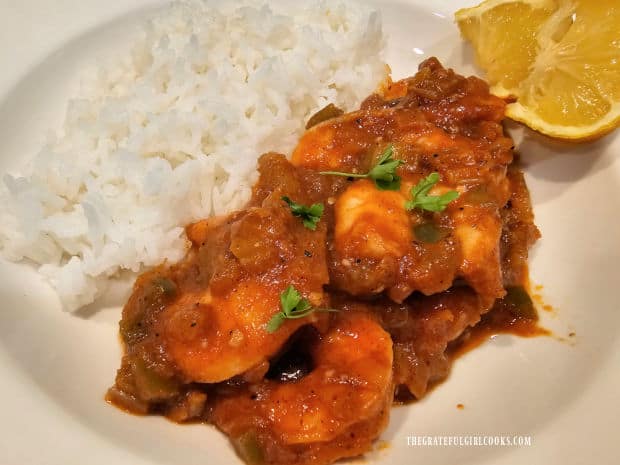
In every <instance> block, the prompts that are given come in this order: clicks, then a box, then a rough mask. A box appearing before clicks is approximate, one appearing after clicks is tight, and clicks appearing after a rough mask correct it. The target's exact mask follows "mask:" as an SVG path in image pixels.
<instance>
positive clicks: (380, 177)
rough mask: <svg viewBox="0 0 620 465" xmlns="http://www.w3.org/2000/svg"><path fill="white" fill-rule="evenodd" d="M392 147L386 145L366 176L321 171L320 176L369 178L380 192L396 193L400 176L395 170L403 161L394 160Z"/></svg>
mask: <svg viewBox="0 0 620 465" xmlns="http://www.w3.org/2000/svg"><path fill="white" fill-rule="evenodd" d="M393 155H394V146H393V145H391V144H390V145H388V146H387V147H386V149H385V150H384V151H383V153H382V154H381V156H380V157H379V160H378V161H377V164H376V165H375V166H373V167H372V168H371V169H370V171H368V173H366V174H357V173H342V172H340V171H321V173H320V174H326V175H332V176H345V177H347V178H369V179H372V180H373V181H374V182H375V186H377V188H378V189H380V190H389V191H397V190H398V189H400V176H398V175H397V174H396V169H397V168H398V167H399V166H400V165H402V164H403V163H404V161H403V160H395V159H394V158H392V156H393Z"/></svg>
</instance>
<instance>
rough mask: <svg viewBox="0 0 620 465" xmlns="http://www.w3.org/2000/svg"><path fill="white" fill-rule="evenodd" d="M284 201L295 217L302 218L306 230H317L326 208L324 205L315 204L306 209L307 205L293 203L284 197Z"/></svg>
mask: <svg viewBox="0 0 620 465" xmlns="http://www.w3.org/2000/svg"><path fill="white" fill-rule="evenodd" d="M282 200H284V201H285V202H286V203H287V204H288V206H289V208H290V209H291V213H292V214H293V216H298V217H300V218H301V221H302V223H303V224H304V226H305V227H306V228H308V229H312V230H313V231H314V230H315V229H316V225H317V223H318V222H319V220H320V219H321V216H322V215H323V209H324V207H323V204H322V203H313V204H312V205H310V206H309V207H306V206H305V205H301V204H299V203H296V202H293V201H292V200H291V199H289V198H288V197H286V196H284V197H282Z"/></svg>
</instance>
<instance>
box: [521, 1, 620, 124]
mask: <svg viewBox="0 0 620 465" xmlns="http://www.w3.org/2000/svg"><path fill="white" fill-rule="evenodd" d="M567 5H569V7H570V8H569V9H568V10H566V9H565V12H564V14H569V15H570V17H571V18H573V20H574V22H573V23H572V25H571V26H570V27H569V29H568V30H567V31H566V33H565V34H564V35H563V36H562V38H561V39H560V40H559V41H558V42H554V41H553V40H551V41H549V42H550V43H549V45H548V47H547V48H545V49H542V50H541V51H540V53H539V55H538V56H537V58H536V60H535V62H534V64H533V66H532V70H531V74H530V75H529V77H528V78H527V79H525V80H524V81H523V82H522V84H521V86H520V87H519V91H518V94H519V103H520V104H521V105H522V106H524V107H527V108H529V109H530V110H531V111H532V112H534V113H536V114H537V115H538V116H539V117H540V118H541V119H543V120H544V121H546V122H547V123H548V124H550V125H564V126H583V127H589V126H592V125H595V124H597V122H601V123H602V122H603V120H605V119H606V116H607V115H610V114H612V113H613V112H614V111H616V112H617V104H616V102H620V2H618V0H613V1H612V0H607V1H605V0H596V1H582V2H579V3H578V2H574V3H573V2H567ZM556 16H557V15H556ZM614 107H615V108H614ZM611 119H612V120H613V119H614V117H613V115H611Z"/></svg>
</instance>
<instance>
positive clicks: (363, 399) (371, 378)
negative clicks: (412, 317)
mask: <svg viewBox="0 0 620 465" xmlns="http://www.w3.org/2000/svg"><path fill="white" fill-rule="evenodd" d="M353 306H355V307H356V308H355V309H352V308H349V309H348V310H347V311H346V312H341V313H340V314H338V316H337V317H336V319H335V321H334V323H333V324H332V326H331V327H330V329H329V330H328V331H327V332H326V333H325V334H323V335H322V336H319V337H318V338H317V340H316V341H315V343H314V344H313V345H312V348H311V349H310V350H311V352H310V353H311V357H312V362H313V365H314V368H313V369H312V371H311V372H310V373H309V374H307V375H306V376H305V377H303V378H301V379H300V380H297V381H295V382H281V381H275V380H271V379H266V380H264V381H262V382H261V383H259V384H257V385H251V386H249V387H247V386H246V387H243V388H241V389H232V392H231V393H228V394H226V393H223V394H222V395H221V397H219V398H218V400H217V401H216V404H215V406H214V408H213V412H212V416H211V418H210V420H211V421H213V422H214V423H215V425H217V426H218V427H219V428H220V429H221V430H223V431H224V432H225V433H226V434H228V435H229V436H231V438H233V442H234V443H235V444H236V446H237V449H238V451H239V453H240V455H242V457H243V458H244V459H245V460H246V461H248V462H249V463H255V462H258V461H256V460H253V457H256V456H257V455H259V456H261V457H262V459H263V463H279V464H299V465H303V464H309V463H312V464H316V465H320V464H327V463H331V462H333V461H334V460H337V459H339V458H343V457H352V456H356V455H359V454H362V453H364V452H366V451H367V450H369V449H370V447H371V443H372V441H373V440H374V439H375V438H377V437H378V435H379V434H380V432H381V431H382V430H383V429H384V427H385V425H386V423H387V420H388V415H389V408H390V404H391V402H392V397H393V386H392V341H391V339H390V335H389V334H387V333H386V332H385V331H384V330H383V329H382V327H381V326H380V325H379V323H378V322H377V321H376V319H375V317H374V316H373V315H372V314H371V313H369V312H366V311H364V310H362V309H361V307H362V306H361V304H357V305H353Z"/></svg>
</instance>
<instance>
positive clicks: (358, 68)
mask: <svg viewBox="0 0 620 465" xmlns="http://www.w3.org/2000/svg"><path fill="white" fill-rule="evenodd" d="M296 4H297V2H289V5H288V6H286V7H284V6H280V7H276V6H271V7H268V6H265V5H261V4H257V3H255V2H248V1H234V2H233V1H230V2H225V3H224V6H218V7H216V6H215V5H212V4H210V3H208V2H203V1H198V0H193V1H186V2H182V3H175V4H173V5H171V6H170V7H167V8H166V9H164V10H162V11H160V12H159V13H158V14H157V15H156V16H155V17H154V18H153V19H152V20H150V21H149V22H148V23H147V24H145V25H144V28H143V33H142V35H141V38H140V40H138V41H137V43H135V44H134V45H133V46H131V47H130V46H128V49H127V51H126V53H125V56H124V57H122V58H118V59H117V60H116V62H115V63H114V64H113V65H109V66H105V67H104V68H103V69H101V68H99V69H94V70H92V71H91V72H90V73H89V74H87V75H85V76H84V79H83V83H82V88H81V91H80V94H79V96H77V97H76V98H73V99H72V100H70V101H69V104H68V110H67V114H66V118H65V122H64V126H63V128H62V129H61V130H59V131H57V133H56V136H55V137H54V140H51V141H50V142H49V143H47V144H46V145H45V146H44V147H43V148H42V149H41V151H40V152H39V153H38V154H37V155H36V156H35V157H34V159H33V160H32V162H31V163H30V164H29V166H28V167H25V168H24V170H23V172H22V173H19V174H14V175H8V174H7V175H5V176H4V179H3V181H4V182H3V183H2V185H1V186H0V248H1V249H2V253H3V255H4V256H5V257H6V258H8V259H9V260H12V261H20V260H23V259H29V260H32V261H34V262H35V263H37V264H39V265H41V266H40V268H39V270H40V272H41V273H42V274H43V275H44V276H46V277H47V278H48V279H49V281H50V283H51V284H52V285H53V286H54V288H55V289H56V291H57V292H58V295H59V297H60V300H61V302H62V305H63V307H64V308H65V309H66V310H76V309H78V308H80V307H82V306H84V305H86V304H89V303H91V302H93V301H94V300H95V299H97V298H98V297H100V296H101V295H102V294H103V293H104V292H105V290H106V288H107V285H108V282H109V280H110V279H112V278H114V277H116V276H118V275H119V273H120V272H122V271H124V270H131V271H132V272H134V273H135V272H138V271H140V270H143V269H144V268H145V267H149V266H154V265H157V264H159V263H161V262H162V261H164V260H166V259H168V260H178V259H179V258H181V257H182V256H183V254H184V252H185V247H186V240H185V237H184V231H183V226H184V225H186V224H188V223H190V222H192V221H195V220H198V219H200V218H204V217H207V216H209V215H213V214H221V213H226V212H229V211H231V210H234V209H236V208H239V207H241V206H243V204H244V203H245V202H246V201H247V199H248V198H249V196H250V190H251V186H252V184H253V182H254V181H255V179H256V174H255V167H256V160H257V158H258V156H259V155H260V154H261V153H263V152H265V151H269V150H275V151H279V152H283V153H290V151H291V149H292V148H293V146H294V144H295V141H296V139H297V138H298V136H299V134H300V133H301V131H302V130H303V125H304V122H305V121H306V120H307V118H308V116H309V115H311V114H312V113H313V112H315V111H317V110H318V109H320V108H322V107H323V106H325V105H326V104H328V103H330V102H331V103H335V104H336V105H338V106H340V107H343V108H346V109H352V108H354V107H355V106H356V105H358V104H359V102H360V101H361V99H362V98H364V97H365V96H366V95H368V94H369V93H370V92H372V91H373V90H374V88H375V87H376V85H377V83H378V82H379V81H381V80H382V79H383V78H384V77H385V73H386V68H385V65H384V64H383V62H382V59H381V52H382V48H383V38H382V32H381V24H380V18H379V15H378V14H377V13H376V12H373V11H371V10H367V9H365V8H363V7H361V6H360V5H359V4H348V3H343V2H341V1H339V2H333V1H332V2H327V1H325V2H320V3H317V2H314V3H312V4H306V7H302V6H299V5H296ZM226 5H228V6H226ZM22 155H23V154H15V156H22Z"/></svg>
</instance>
